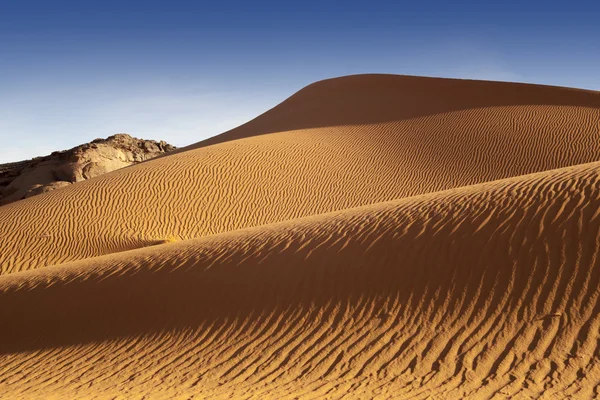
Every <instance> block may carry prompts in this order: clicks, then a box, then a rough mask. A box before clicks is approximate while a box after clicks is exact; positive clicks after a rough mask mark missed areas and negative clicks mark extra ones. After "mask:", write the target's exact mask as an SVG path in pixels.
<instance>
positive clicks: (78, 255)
mask: <svg viewBox="0 0 600 400" xmlns="http://www.w3.org/2000/svg"><path fill="white" fill-rule="evenodd" d="M599 210H600V93H599V92H592V91H585V90H577V89H569V88H559V87H547V86H538V85H525V84H513V83H499V82H483V81H468V80H451V79H438V78H419V77H406V76H392V75H359V76H350V77H343V78H337V79H331V80H326V81H321V82H317V83H315V84H312V85H310V86H308V87H306V88H305V89H302V90H301V91H299V92H298V93H296V94H295V95H293V96H292V97H290V98H289V99H288V100H286V101H284V102H283V103H281V104H280V105H278V106H276V107H274V108H273V109H271V110H269V111H268V112H266V113H265V114H263V115H261V116H259V117H257V118H256V119H254V120H252V121H250V122H248V123H247V124H245V125H242V126H240V127H238V128H236V129H233V130H231V131H229V132H225V133H224V134H222V135H219V136H216V137H214V138H211V139H209V140H206V141H203V142H200V143H197V144H195V145H192V146H189V147H187V148H184V149H180V150H178V151H175V152H173V153H171V154H169V155H166V156H161V157H159V158H155V159H152V160H150V161H146V162H144V163H141V164H137V165H133V166H130V167H127V168H124V169H120V170H117V171H114V172H110V173H107V174H104V175H101V176H98V177H95V178H92V179H89V180H86V181H83V182H78V183H76V184H73V185H69V186H67V187H64V188H61V189H57V190H54V191H52V192H48V193H45V194H41V195H38V196H35V197H31V198H28V199H25V200H21V201H17V202H15V203H11V204H8V205H5V206H2V207H0V235H1V236H0V237H2V241H1V242H0V255H1V257H0V263H1V264H0V268H1V275H0V321H2V329H1V331H0V370H1V371H2V372H1V373H0V394H2V396H4V397H5V398H16V399H17V398H28V399H29V398H32V399H35V398H39V399H49V398H57V399H63V398H98V399H115V398H123V399H125V398H127V399H130V398H132V399H134V398H139V399H142V398H152V399H154V398H158V399H161V398H164V399H171V398H181V399H189V398H202V399H204V398H257V399H264V398H275V399H286V398H289V399H298V398H301V399H311V398H331V399H338V398H359V399H363V398H382V399H383V398H401V399H403V398H411V399H428V398H435V399H456V398H478V399H479V398H481V399H489V398H496V399H501V398H568V397H571V398H578V399H579V398H594V397H597V396H598V395H600V347H599V343H600V313H599V311H600V309H599V307H600V303H599V302H598V295H599V294H600V260H598V256H599V255H600V253H599V247H600V211H599Z"/></svg>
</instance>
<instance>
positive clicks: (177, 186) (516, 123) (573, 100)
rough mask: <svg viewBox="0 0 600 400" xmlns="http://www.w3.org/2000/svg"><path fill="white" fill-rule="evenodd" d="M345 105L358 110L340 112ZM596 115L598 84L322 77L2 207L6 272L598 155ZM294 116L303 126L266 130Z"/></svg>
mask: <svg viewBox="0 0 600 400" xmlns="http://www.w3.org/2000/svg"><path fill="white" fill-rule="evenodd" d="M436 84H437V85H439V90H437V91H436V90H435V88H436ZM344 85H346V86H347V87H348V88H347V89H346V90H342V88H344V87H345V86H344ZM386 88H387V89H386ZM438 94H439V97H438ZM328 96H329V97H328ZM415 99H416V100H415ZM482 99H483V100H482ZM484 100H487V101H484ZM478 101H479V103H481V104H479V103H478ZM519 101H520V102H519ZM536 101H537V102H539V104H533V103H535V102H536ZM338 103H340V104H338ZM477 104H479V107H476V105H477ZM369 105H370V106H369ZM428 107H431V110H430V109H428ZM468 107H472V108H468ZM279 108H281V115H282V117H281V118H277V117H278V115H279V114H278V109H279ZM346 109H347V111H346V112H347V113H348V114H349V115H351V116H354V117H353V118H351V119H349V120H348V121H343V119H342V117H341V116H342V113H343V111H344V110H346ZM294 110H297V112H296V114H294V112H293V111H294ZM359 110H362V111H361V112H360V113H359ZM369 113H372V114H373V117H371V118H370V119H367V118H363V119H357V118H358V116H360V115H359V114H362V115H369ZM329 117H331V120H330V121H329V120H328V118H329ZM599 120H600V94H599V93H597V92H587V91H580V90H568V89H562V88H548V87H543V86H531V85H517V84H501V83H491V82H477V81H458V80H444V79H430V78H414V77H401V76H378V75H374V76H359V77H348V78H340V79H334V80H331V81H324V82H320V83H317V84H315V85H313V86H309V87H308V88H306V89H304V90H303V91H300V92H299V93H298V94H296V95H295V96H292V97H291V98H290V99H289V100H287V101H286V102H284V103H283V104H282V105H280V106H279V107H276V108H275V109H273V110H272V111H270V112H268V113H266V114H264V115H263V116H261V117H259V118H257V119H256V120H254V121H252V122H251V123H249V124H248V125H247V126H242V127H240V128H239V129H240V132H242V133H236V132H237V131H234V132H233V133H226V134H224V135H223V136H222V137H220V138H217V139H215V141H219V140H220V141H221V143H215V144H213V145H206V143H204V144H200V145H199V146H200V147H199V148H197V149H192V150H188V151H185V152H181V153H179V154H174V155H170V156H167V157H163V158H161V159H156V160H152V161H150V162H146V163H144V164H141V165H137V166H133V167H130V168H126V169H123V170H120V171H116V172H113V173H109V174H106V175H103V176H100V177H97V178H95V179H92V180H90V181H88V182H82V183H78V184H77V185H73V187H69V188H66V189H63V190H61V191H60V192H58V193H49V194H47V195H45V196H43V197H38V198H32V199H27V200H25V201H22V202H19V203H16V204H12V205H8V206H5V207H1V208H0V234H1V235H2V237H3V238H4V240H3V241H2V242H1V244H0V252H1V254H3V262H2V266H1V267H2V271H1V272H2V273H7V272H16V271H21V270H26V269H30V268H37V267H41V266H47V265H54V264H59V263H63V262H67V261H72V260H77V259H83V258H87V257H92V256H98V255H102V254H108V253H113V252H117V251H123V250H127V249H132V248H139V247H144V246H147V245H150V244H153V243H157V242H159V241H161V240H163V239H164V238H167V237H177V238H181V239H189V238H196V237H201V236H204V235H210V234H217V233H222V232H228V231H233V230H237V229H243V228H246V227H251V226H259V225H264V224H269V223H273V222H277V221H284V220H288V219H293V218H299V217H304V216H308V215H315V214H321V213H325V212H330V211H335V210H342V209H346V208H350V207H357V206H362V205H366V204H373V203H377V202H382V201H387V200H393V199H397V198H403V197H407V196H414V195H418V194H423V193H429V192H436V191H440V190H446V189H450V188H455V187H460V186H464V185H470V184H476V183H480V182H486V181H491V180H497V179H502V178H507V177H511V176H518V175H523V174H527V173H532V172H538V171H544V170H548V169H555V168H560V167H565V166H569V165H575V164H581V163H586V162H592V161H596V160H598V154H600V140H598V137H599V133H598V132H599V122H598V121H599ZM282 121H289V122H290V125H289V126H286V125H284V124H283V122H282ZM294 121H296V122H297V123H296V122H294ZM298 121H304V125H301V124H300V123H299V122H298ZM376 121H379V122H376ZM350 122H352V123H363V124H361V125H352V124H351V125H347V124H346V123H350ZM327 124H329V126H326V125H327ZM338 124H340V125H338ZM309 125H310V126H314V127H313V128H308V127H306V126H309ZM249 127H250V128H249ZM286 127H288V128H289V127H303V129H301V130H291V131H289V130H288V131H281V132H276V133H270V134H267V133H268V132H272V131H274V130H276V129H280V128H286ZM304 127H306V128H304ZM259 131H260V132H262V133H264V134H262V135H259V134H258V133H257V132H259ZM233 137H243V138H241V139H238V140H231V139H232V138H233Z"/></svg>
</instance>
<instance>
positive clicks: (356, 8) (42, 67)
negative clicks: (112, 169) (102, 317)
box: [0, 0, 600, 163]
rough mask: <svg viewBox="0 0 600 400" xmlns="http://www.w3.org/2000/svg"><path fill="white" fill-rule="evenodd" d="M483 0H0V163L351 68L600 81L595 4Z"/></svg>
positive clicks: (142, 130)
mask: <svg viewBox="0 0 600 400" xmlns="http://www.w3.org/2000/svg"><path fill="white" fill-rule="evenodd" d="M450 3H454V4H450ZM485 3H488V2H482V1H478V2H470V1H462V2H460V3H457V2H447V1H443V2H438V1H418V2H417V1H412V2H402V1H396V2H391V1H386V2H381V1H376V0H372V1H361V2H358V1H352V0H350V1H343V2H342V1H326V0H322V1H312V0H306V1H302V2H286V1H278V2H274V1H245V2H239V1H226V0H225V1H214V2H209V1H177V0H170V1H166V0H165V1H155V0H147V1H143V2H142V1H126V0H120V1H114V0H103V1H94V0H77V1H73V0H70V1H64V0H52V1H48V0H44V1H39V0H0V138H1V139H2V142H3V145H2V147H1V148H0V163H1V162H8V161H16V160H20V159H24V158H30V157H33V156H36V155H44V154H47V153H49V152H51V151H54V150H59V149H65V148H69V147H72V146H75V145H77V144H80V143H83V142H87V141H90V140H92V139H94V138H97V137H106V136H109V135H111V134H114V133H118V132H127V133H130V134H132V135H134V136H138V137H143V138H152V139H163V140H166V141H168V142H170V143H173V144H175V145H178V146H184V145H187V144H191V143H195V142H198V141H200V140H202V139H205V138H207V137H210V136H213V135H216V134H219V133H221V132H223V131H225V130H227V129H230V128H233V127H235V126H237V125H239V124H241V123H243V122H246V121H247V120H249V119H251V118H253V117H255V116H256V115H258V114H260V113H262V112H264V111H266V110H267V109H269V108H271V107H273V106H274V105H276V104H277V103H279V102H280V101H282V100H284V99H285V98H286V97H288V96H289V95H291V94H292V93H294V92H295V91H297V90H299V89H300V88H302V87H303V86H305V85H307V84H309V83H311V82H314V81H316V80H320V79H324V78H329V77H334V76H340V75H348V74H356V73H394V74H409V75H426V76H442V77H458V78H472V79H488V80H502V81H518V82H532V83H543V84H551V85H559V86H574V87H580V88H587V89H594V90H600V73H599V72H598V71H600V68H599V66H600V23H599V21H600V6H599V5H594V4H592V3H589V4H588V3H586V2H577V1H569V2H566V1H564V2H555V3H554V2H552V1H544V2H542V1H521V2H516V1H510V0H509V1H504V2H502V3H501V4H500V2H498V3H499V4H495V5H493V4H485Z"/></svg>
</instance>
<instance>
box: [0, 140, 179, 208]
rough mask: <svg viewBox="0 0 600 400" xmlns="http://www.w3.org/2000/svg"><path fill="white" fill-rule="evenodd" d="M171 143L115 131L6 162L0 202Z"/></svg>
mask: <svg viewBox="0 0 600 400" xmlns="http://www.w3.org/2000/svg"><path fill="white" fill-rule="evenodd" d="M174 149H175V146H172V145H170V144H168V143H166V142H164V141H160V142H157V141H154V140H143V139H137V138H134V137H132V136H130V135H127V134H124V133H119V134H116V135H113V136H110V137H108V138H106V139H96V140H94V141H92V142H90V143H85V144H82V145H80V146H77V147H74V148H72V149H70V150H65V151H55V152H53V153H52V154H50V155H49V156H45V157H36V158H34V159H32V160H27V161H21V162H16V163H10V164H0V205H2V204H7V203H11V202H13V201H17V200H21V199H24V198H27V197H31V196H35V195H38V194H41V193H45V192H48V191H51V190H55V189H58V188H61V187H64V186H68V185H70V184H72V183H75V182H79V181H83V180H86V179H90V178H93V177H95V176H98V175H102V174H105V173H107V172H110V171H114V170H116V169H119V168H123V167H127V166H129V165H132V164H136V163H139V162H142V161H145V160H149V159H151V158H154V157H156V156H159V155H161V154H164V153H166V152H169V151H172V150H174Z"/></svg>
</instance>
